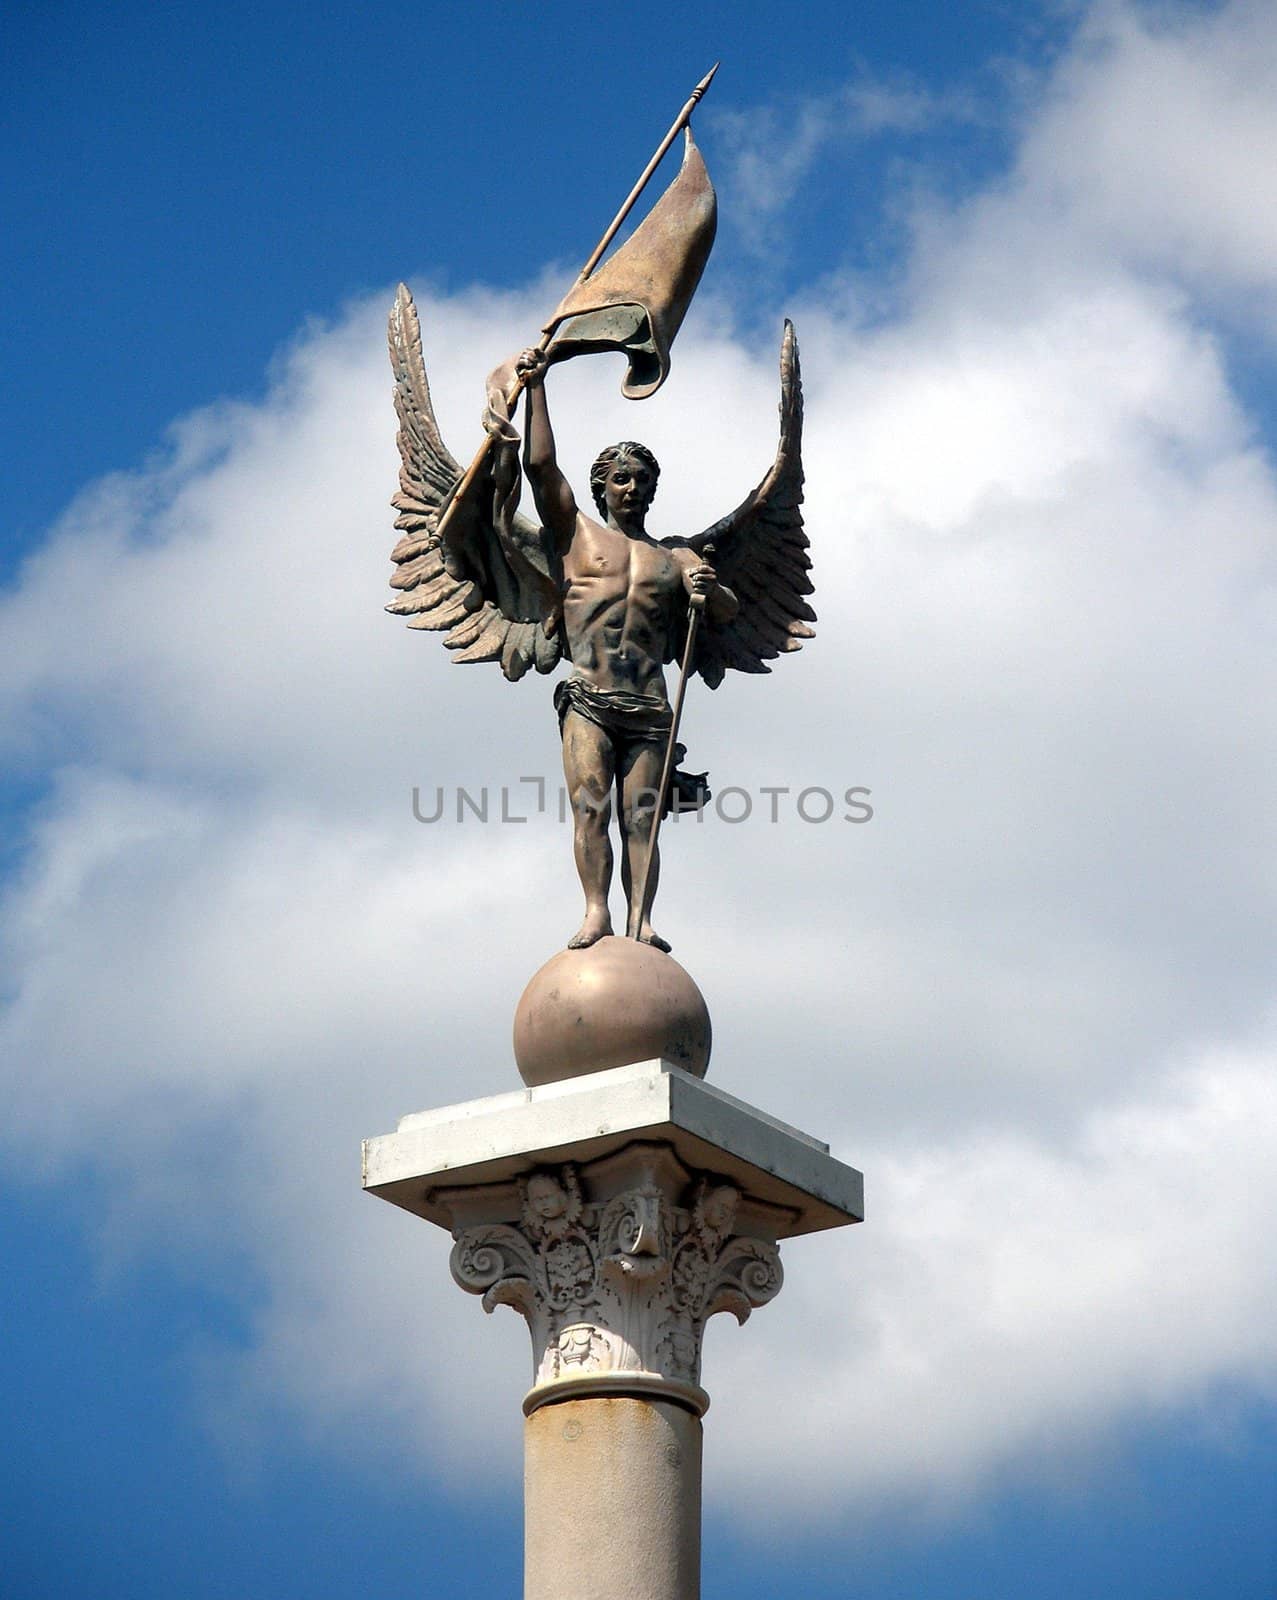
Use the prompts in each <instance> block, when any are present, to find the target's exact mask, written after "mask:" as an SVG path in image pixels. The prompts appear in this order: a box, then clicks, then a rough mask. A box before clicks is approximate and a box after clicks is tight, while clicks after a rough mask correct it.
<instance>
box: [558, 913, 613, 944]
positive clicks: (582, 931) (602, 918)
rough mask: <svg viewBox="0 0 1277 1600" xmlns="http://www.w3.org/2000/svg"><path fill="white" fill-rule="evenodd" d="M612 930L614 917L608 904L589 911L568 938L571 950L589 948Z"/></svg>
mask: <svg viewBox="0 0 1277 1600" xmlns="http://www.w3.org/2000/svg"><path fill="white" fill-rule="evenodd" d="M611 932H612V918H611V916H610V915H609V914H608V909H607V907H606V906H603V907H601V908H600V909H599V910H597V911H587V912H586V913H585V921H584V922H583V923H582V924H581V926H580V927H579V928H578V929H577V930H576V932H575V933H574V934H573V935H572V937H571V938H570V939H569V940H568V949H569V950H588V949H589V948H590V946H591V945H592V944H597V943H598V942H599V940H600V939H606V938H607V937H608V935H609V934H610V933H611Z"/></svg>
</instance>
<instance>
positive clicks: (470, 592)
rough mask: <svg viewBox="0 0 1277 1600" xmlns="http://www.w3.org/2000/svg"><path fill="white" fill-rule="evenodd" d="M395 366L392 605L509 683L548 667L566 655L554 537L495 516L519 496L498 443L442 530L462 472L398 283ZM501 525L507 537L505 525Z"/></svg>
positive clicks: (413, 624) (509, 450) (506, 450)
mask: <svg viewBox="0 0 1277 1600" xmlns="http://www.w3.org/2000/svg"><path fill="white" fill-rule="evenodd" d="M390 364H391V367H392V368H393V369H394V374H395V410H396V412H397V413H398V416H399V435H398V443H399V455H400V463H401V464H400V468H399V493H398V494H396V495H395V496H394V497H393V498H392V500H391V502H390V503H391V505H393V506H394V508H395V510H396V511H397V512H398V513H399V515H398V516H397V517H396V518H395V527H396V528H397V529H398V530H399V532H400V534H401V535H402V537H401V538H400V540H399V543H398V544H397V545H396V546H395V548H394V550H393V551H392V552H391V559H392V560H393V561H394V562H395V563H396V564H397V566H398V571H397V572H396V573H395V574H394V576H393V577H392V578H391V580H390V583H391V587H392V588H395V589H398V590H399V591H400V594H399V597H398V598H397V599H396V600H394V601H392V602H391V604H390V605H388V606H387V607H386V610H387V611H390V612H393V613H394V614H395V615H396V616H401V617H407V618H409V622H408V626H409V627H410V628H428V629H431V630H434V631H442V630H444V629H447V630H448V631H447V633H446V635H445V637H444V641H443V642H444V644H445V645H446V646H447V648H448V649H449V650H455V651H456V652H457V653H456V655H455V656H454V657H453V660H454V661H467V662H468V661H499V662H500V663H501V670H502V672H504V673H505V675H506V677H507V678H509V679H511V680H512V681H513V680H514V679H517V678H521V677H522V676H523V674H524V673H525V672H526V671H527V670H528V668H529V667H531V666H535V667H536V669H537V671H538V672H551V671H553V669H554V667H555V666H556V665H557V664H558V661H559V656H560V653H561V646H560V637H559V633H558V630H557V627H556V623H557V619H558V594H559V586H558V583H557V581H556V574H555V570H554V564H553V556H552V552H551V550H550V547H549V542H548V541H547V539H546V538H545V536H544V534H543V532H542V530H541V529H540V528H538V527H537V526H536V524H535V523H533V522H529V521H528V519H527V518H526V517H523V516H520V515H519V514H518V513H517V512H514V513H513V514H511V515H506V516H504V517H500V516H494V507H498V508H499V505H500V503H501V501H502V500H503V499H504V500H506V501H507V502H508V501H509V499H510V498H511V497H512V496H513V494H514V492H515V488H516V486H517V483H518V462H517V459H513V457H514V449H513V447H512V446H507V445H502V444H498V445H497V446H496V447H495V448H494V449H492V450H491V451H490V452H489V456H488V462H487V464H486V465H485V467H484V470H483V471H482V472H481V473H480V474H479V476H478V478H477V479H476V480H475V482H474V485H473V487H472V489H471V491H470V492H469V493H468V494H467V495H466V499H465V502H464V504H462V505H459V506H458V507H457V510H456V511H455V512H454V514H453V516H452V517H451V518H450V519H449V523H448V527H447V529H446V532H445V537H444V539H443V540H440V538H439V534H438V531H437V530H438V526H439V520H440V517H441V516H442V514H443V510H444V507H445V506H446V505H447V504H448V502H449V500H450V499H451V497H452V495H453V493H454V492H455V490H456V487H457V485H458V483H459V482H460V481H461V477H462V473H461V468H460V467H459V466H458V465H457V463H456V461H455V460H454V459H453V457H452V455H451V453H450V451H449V450H448V447H447V446H446V445H445V444H444V442H443V440H442V439H441V438H440V436H439V426H438V424H437V423H436V421H435V414H434V407H433V406H432V405H431V403H430V385H429V382H428V381H427V379H426V367H425V361H424V360H423V358H422V354H421V325H420V323H419V321H418V319H417V308H416V306H415V305H414V304H413V299H412V295H411V294H410V293H409V292H408V289H407V287H406V286H405V285H404V284H402V283H401V284H400V285H399V290H398V293H397V294H396V295H395V304H394V308H393V309H392V311H391V313H390ZM498 521H500V522H501V523H502V524H503V527H504V533H505V536H504V538H503V537H502V531H501V529H500V528H499V527H498Z"/></svg>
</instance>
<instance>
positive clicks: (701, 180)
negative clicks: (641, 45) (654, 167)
mask: <svg viewBox="0 0 1277 1600" xmlns="http://www.w3.org/2000/svg"><path fill="white" fill-rule="evenodd" d="M684 132H685V136H686V144H685V146H684V150H683V164H682V166H681V167H680V168H679V171H678V175H677V176H676V177H675V179H674V181H673V183H671V184H670V186H669V188H668V189H666V191H665V193H664V194H663V195H662V196H661V198H660V199H659V200H658V201H657V202H656V204H655V205H654V206H653V207H652V209H651V211H650V212H649V213H648V215H647V216H646V217H645V218H644V219H643V221H642V222H641V223H640V224H639V226H638V227H637V228H636V229H635V230H634V232H633V233H632V234H631V235H630V237H629V238H628V239H627V240H626V241H625V243H624V244H623V245H622V246H621V247H620V249H618V250H617V251H616V253H615V254H614V255H612V256H611V257H609V259H608V260H607V261H605V262H604V263H603V265H602V266H601V267H599V268H597V269H596V270H595V272H594V273H593V274H592V275H591V276H590V277H588V278H586V279H585V280H584V281H578V282H577V283H575V284H574V285H573V286H572V288H571V289H569V290H568V292H567V294H566V295H565V296H564V298H563V299H562V300H561V301H560V303H559V306H558V308H557V310H556V311H555V313H554V315H553V316H552V317H551V318H550V320H549V322H547V323H546V325H545V331H546V333H547V334H548V335H549V336H550V342H549V344H548V346H547V347H546V353H547V355H548V356H549V358H550V360H551V361H552V362H557V361H566V360H568V359H569V358H570V357H571V356H576V355H584V354H587V353H589V352H592V351H597V350H620V351H623V352H624V353H625V355H626V356H627V357H628V358H629V369H628V371H627V372H626V375H625V381H624V382H623V383H622V385H621V393H622V394H623V395H625V396H626V398H627V399H629V400H643V399H646V397H647V396H648V395H650V394H655V392H656V391H657V389H659V388H660V386H661V385H662V384H663V383H664V382H665V379H666V377H667V376H668V375H669V369H670V346H671V345H672V344H673V342H674V335H675V334H676V333H677V332H678V330H679V328H680V326H681V325H682V321H683V318H684V316H685V315H686V313H687V308H688V306H689V305H690V304H691V300H692V296H693V294H694V293H695V292H696V286H697V284H698V283H699V282H700V281H701V273H702V272H704V270H705V263H706V261H708V259H709V252H710V247H711V246H712V245H713V243H714V231H715V229H716V227H717V225H718V201H717V198H716V196H715V194H714V185H713V184H712V183H711V182H710V177H709V173H708V171H707V170H706V167H705V162H704V160H703V159H702V157H701V153H700V151H699V150H698V149H697V148H696V141H695V140H694V139H693V138H692V130H691V128H690V127H686V128H685V129H684Z"/></svg>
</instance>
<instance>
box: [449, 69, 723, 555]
mask: <svg viewBox="0 0 1277 1600" xmlns="http://www.w3.org/2000/svg"><path fill="white" fill-rule="evenodd" d="M718 68H719V63H718V62H717V61H716V62H715V63H714V65H713V66H712V67H711V68H710V69H709V71H708V72H707V73H706V74H705V76H704V77H703V78H702V79H701V81H700V82H699V83H698V84H697V85H696V87H695V88H694V89H693V90H692V92H691V94H690V95H689V96H688V100H687V104H686V105H685V106H684V107H683V109H682V110H681V111H680V112H679V114H678V116H677V117H675V118H674V122H673V125H672V126H671V128H670V131H669V132H668V133H667V134H666V135H665V137H664V138H663V139H662V140H661V142H660V144H658V145H657V147H656V153H655V155H653V157H652V159H651V160H650V161H649V162H648V164H647V165H646V166H645V167H644V168H643V171H642V174H641V175H640V177H639V180H638V182H637V183H636V184H635V185H634V187H633V188H632V189H631V190H630V192H629V194H628V195H627V196H626V198H625V204H624V205H623V206H622V207H621V209H620V210H619V211H618V212H617V213H616V215H615V216H614V217H613V218H612V221H611V223H610V224H609V226H608V229H607V231H606V232H605V233H604V235H603V237H602V238H601V239H600V240H599V242H598V244H597V245H595V247H594V249H593V251H591V253H590V258H589V260H588V261H587V262H586V263H585V265H584V266H583V267H582V268H581V270H580V272H579V273H578V274H577V279H576V283H575V284H573V286H572V287H573V288H576V287H577V286H578V285H580V284H582V283H584V282H585V281H586V279H587V278H588V277H589V276H590V274H591V273H592V272H593V271H594V269H595V267H597V266H598V264H599V262H600V261H601V260H602V258H603V253H604V251H605V250H606V249H607V247H608V245H610V244H611V243H612V240H613V239H614V238H615V237H616V235H617V233H618V232H619V231H620V229H621V227H622V225H623V224H624V222H625V219H626V217H628V216H629V214H630V212H631V211H632V210H633V209H634V206H635V203H636V202H637V200H638V197H639V196H640V195H641V194H642V193H643V190H644V189H645V188H646V187H647V184H648V180H649V179H650V178H651V176H652V174H653V173H654V172H655V171H656V169H657V167H659V166H660V164H661V162H662V161H663V160H664V158H665V154H666V152H667V151H668V149H669V147H670V146H671V145H672V144H673V143H674V141H675V139H677V138H678V136H679V134H680V133H681V132H682V130H683V129H684V128H685V127H686V126H687V124H688V123H689V122H690V121H691V119H692V112H693V111H695V109H696V106H697V103H698V101H699V100H700V99H701V97H702V96H703V95H704V93H705V91H706V89H708V88H709V86H710V84H711V83H712V82H713V79H714V74H715V73H716V72H717V71H718ZM569 293H571V291H570V290H569ZM554 329H555V323H554V321H551V322H549V323H547V324H546V326H545V327H544V328H542V329H541V337H540V339H538V341H537V344H536V350H537V353H538V354H539V355H544V354H545V352H546V349H547V347H548V345H549V343H550V340H551V338H552V337H553V335H554ZM525 386H526V380H525V379H524V377H523V376H522V374H519V373H516V374H515V378H514V382H513V383H512V384H511V385H510V388H509V389H508V390H507V391H506V396H505V403H506V411H507V413H508V412H510V411H511V410H512V409H513V407H514V404H515V402H516V401H517V400H518V398H519V396H520V395H521V394H522V393H523V390H524V388H525ZM493 438H494V435H493V434H491V433H485V434H484V436H483V442H482V443H481V444H480V446H479V448H478V450H476V451H475V456H474V460H473V461H472V462H471V463H470V465H469V466H468V467H467V468H466V470H465V475H464V476H463V477H462V478H461V480H460V482H459V483H458V484H457V486H456V488H454V489H453V491H452V494H451V496H450V497H449V500H448V504H447V505H446V506H445V507H444V512H443V515H442V517H440V519H439V524H438V527H437V528H436V530H435V536H436V538H439V539H442V537H443V535H444V533H445V532H446V530H447V527H448V524H449V523H450V522H451V521H452V515H453V512H454V511H455V510H456V508H457V506H458V505H459V504H460V503H461V501H463V500H464V499H465V497H466V495H467V494H468V493H469V490H470V486H471V484H472V483H473V482H474V480H475V478H476V477H478V475H479V473H480V471H481V470H482V467H483V463H484V462H485V461H486V460H487V456H488V452H489V450H491V448H492V441H493Z"/></svg>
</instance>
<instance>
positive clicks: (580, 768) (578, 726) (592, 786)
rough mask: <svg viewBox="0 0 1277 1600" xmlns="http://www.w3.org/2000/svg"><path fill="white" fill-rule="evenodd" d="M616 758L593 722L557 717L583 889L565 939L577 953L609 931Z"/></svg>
mask: <svg viewBox="0 0 1277 1600" xmlns="http://www.w3.org/2000/svg"><path fill="white" fill-rule="evenodd" d="M615 770H616V754H615V752H614V751H613V749H612V741H611V739H610V738H609V737H608V736H607V734H606V733H605V732H604V731H603V729H602V728H600V727H598V726H597V724H595V723H593V722H591V721H590V720H589V718H588V717H583V716H581V715H580V714H579V713H578V712H576V711H569V712H568V714H567V716H566V717H565V718H564V719H563V775H564V777H565V778H566V779H567V786H568V799H569V801H570V802H571V805H572V844H573V849H574V851H575V855H576V870H577V874H578V876H579V877H580V879H581V887H582V889H584V891H585V921H584V922H583V923H582V924H581V926H580V928H579V929H578V930H577V931H576V933H574V934H573V935H572V937H571V938H570V939H569V940H568V949H569V950H583V949H585V947H586V946H587V945H592V944H595V943H596V942H597V941H598V940H599V939H602V938H604V937H605V936H606V935H607V934H609V933H611V931H612V917H611V914H610V913H609V911H608V908H607V892H608V889H609V888H610V887H611V884H612V842H611V840H610V839H609V838H608V832H607V829H608V823H609V822H610V821H611V817H612V778H613V775H614V773H615Z"/></svg>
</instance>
